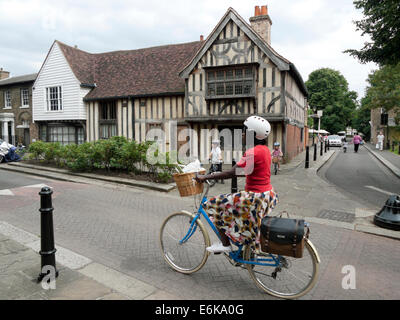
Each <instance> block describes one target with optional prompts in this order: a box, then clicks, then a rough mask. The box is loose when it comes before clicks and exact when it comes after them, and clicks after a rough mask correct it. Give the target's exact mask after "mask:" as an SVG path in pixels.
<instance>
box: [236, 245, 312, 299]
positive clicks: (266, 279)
mask: <svg viewBox="0 0 400 320" xmlns="http://www.w3.org/2000/svg"><path fill="white" fill-rule="evenodd" d="M244 257H245V260H250V261H251V260H254V259H255V258H256V256H255V254H254V253H253V252H252V250H251V249H250V247H249V246H248V247H247V248H246V250H245V252H244ZM262 257H264V258H268V257H271V255H270V254H268V253H262V254H261V255H259V256H258V258H262ZM274 257H276V258H278V256H277V255H274ZM246 267H247V270H248V271H249V273H250V277H251V279H252V280H253V281H254V282H255V283H256V285H257V286H258V287H259V288H260V289H262V290H264V291H265V292H266V293H268V294H270V295H272V296H274V297H278V298H283V299H296V298H299V297H301V296H303V295H305V294H306V293H307V292H309V291H310V290H311V289H312V288H313V287H314V285H315V283H316V281H317V278H318V273H319V257H318V254H317V252H316V250H315V248H314V245H313V244H312V243H311V242H310V241H309V240H308V239H305V244H304V252H303V257H302V258H292V257H286V256H285V257H283V256H280V263H279V267H272V266H261V265H249V264H248V265H246Z"/></svg>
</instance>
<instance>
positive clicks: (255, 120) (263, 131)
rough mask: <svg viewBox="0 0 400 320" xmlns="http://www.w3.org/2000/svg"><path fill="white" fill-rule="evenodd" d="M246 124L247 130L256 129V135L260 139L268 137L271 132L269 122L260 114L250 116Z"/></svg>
mask: <svg viewBox="0 0 400 320" xmlns="http://www.w3.org/2000/svg"><path fill="white" fill-rule="evenodd" d="M244 125H245V126H246V127H247V130H249V131H254V134H255V137H256V138H257V139H259V140H264V139H266V138H267V137H268V135H269V133H270V132H271V125H270V124H269V122H268V121H267V120H265V119H264V118H261V117H259V116H251V117H248V118H247V119H246V120H245V122H244Z"/></svg>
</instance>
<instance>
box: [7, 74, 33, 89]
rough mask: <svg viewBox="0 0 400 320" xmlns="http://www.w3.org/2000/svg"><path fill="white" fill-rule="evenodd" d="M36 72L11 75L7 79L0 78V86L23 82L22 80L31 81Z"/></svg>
mask: <svg viewBox="0 0 400 320" xmlns="http://www.w3.org/2000/svg"><path fill="white" fill-rule="evenodd" d="M36 76H37V73H32V74H25V75H22V76H18V77H11V78H7V79H3V80H0V86H5V85H10V84H16V83H24V82H33V81H35V79H36Z"/></svg>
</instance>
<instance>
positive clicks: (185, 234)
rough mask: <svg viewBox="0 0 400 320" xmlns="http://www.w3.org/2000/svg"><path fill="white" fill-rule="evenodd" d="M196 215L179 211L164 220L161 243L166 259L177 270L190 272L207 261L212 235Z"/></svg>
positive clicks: (199, 267) (196, 269) (198, 268)
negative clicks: (195, 218)
mask: <svg viewBox="0 0 400 320" xmlns="http://www.w3.org/2000/svg"><path fill="white" fill-rule="evenodd" d="M193 218H194V215H193V214H191V213H189V212H185V211H182V212H177V213H173V214H172V215H170V216H169V217H168V218H167V219H165V221H164V222H163V224H162V226H161V230H160V245H161V251H162V254H163V256H164V259H165V261H166V262H167V263H168V264H169V265H170V266H171V267H172V268H173V269H174V270H176V271H178V272H181V273H185V274H190V273H193V272H196V271H198V270H200V269H201V268H202V267H203V266H204V264H205V263H206V261H207V258H208V255H209V253H208V252H207V250H206V248H207V247H209V246H210V237H209V235H208V232H207V230H206V229H205V227H204V225H203V223H202V222H201V221H200V220H198V219H197V220H196V222H195V223H194V224H192V222H193Z"/></svg>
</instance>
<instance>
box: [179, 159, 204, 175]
mask: <svg viewBox="0 0 400 320" xmlns="http://www.w3.org/2000/svg"><path fill="white" fill-rule="evenodd" d="M202 169H203V168H202V167H201V163H200V161H199V160H198V159H197V160H195V161H193V162H191V163H189V164H187V165H186V166H184V167H183V169H182V172H183V173H189V172H199V171H200V170H202Z"/></svg>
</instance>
